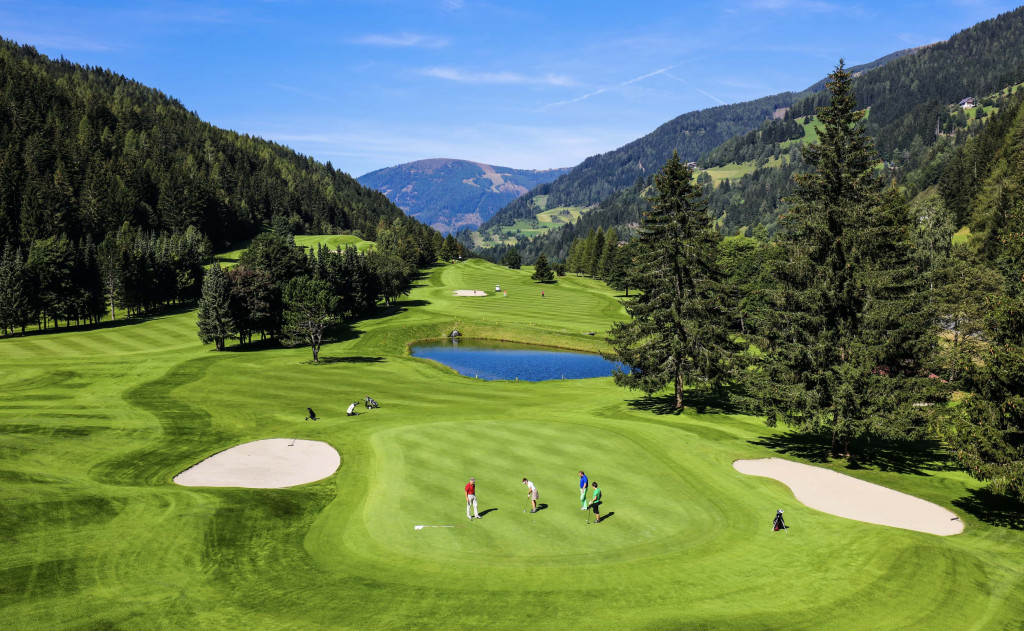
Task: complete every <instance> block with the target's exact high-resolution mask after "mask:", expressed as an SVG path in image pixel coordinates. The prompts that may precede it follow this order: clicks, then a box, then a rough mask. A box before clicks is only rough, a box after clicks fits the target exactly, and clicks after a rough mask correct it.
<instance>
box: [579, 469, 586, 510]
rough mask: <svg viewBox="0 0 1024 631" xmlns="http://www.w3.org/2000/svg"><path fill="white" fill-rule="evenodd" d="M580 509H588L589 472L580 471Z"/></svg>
mask: <svg viewBox="0 0 1024 631" xmlns="http://www.w3.org/2000/svg"><path fill="white" fill-rule="evenodd" d="M580 504H581V506H580V510H587V474H586V473H583V472H582V471H580Z"/></svg>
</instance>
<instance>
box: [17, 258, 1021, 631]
mask: <svg viewBox="0 0 1024 631" xmlns="http://www.w3.org/2000/svg"><path fill="white" fill-rule="evenodd" d="M530 273H531V271H530V270H526V269H524V270H517V271H514V270H507V269H504V268H500V267H497V266H493V265H490V264H487V263H484V262H481V261H475V260H474V261H468V262H465V263H459V264H455V265H448V266H443V267H439V268H436V269H434V270H431V271H430V272H429V273H428V274H426V275H425V277H424V278H423V279H422V280H421V281H420V284H419V286H418V287H417V288H416V289H414V290H413V292H412V295H410V296H409V297H408V298H407V299H405V300H403V301H401V302H400V303H399V305H398V307H397V308H396V309H393V310H392V311H390V312H388V315H386V316H385V315H383V314H381V315H380V316H379V317H375V318H370V319H367V320H364V321H361V322H358V323H355V325H354V326H353V327H351V328H350V329H345V330H342V331H339V332H338V335H337V339H338V341H336V342H335V343H332V344H330V345H327V346H325V347H324V349H323V350H322V352H321V357H322V359H323V360H324V361H323V363H321V364H320V365H312V364H310V363H308V360H309V355H310V354H309V351H308V349H302V348H296V349H276V348H267V349H263V350H251V351H237V350H234V347H233V346H229V351H228V352H223V353H217V352H215V351H213V350H211V348H210V347H204V346H202V345H200V344H199V342H198V338H197V337H196V333H195V314H194V312H181V313H174V314H170V315H167V316H164V317H158V318H153V319H151V320H147V321H144V322H139V323H133V324H127V325H121V326H117V327H108V328H101V329H96V330H92V331H78V332H62V333H58V334H42V335H31V336H28V337H24V338H12V339H0V393H2V395H0V481H2V484H0V501H2V507H3V510H2V511H0V545H2V546H3V551H4V554H3V555H2V556H0V610H2V613H3V620H4V623H3V624H2V625H0V626H6V627H9V628H18V629H79V628H87V629H91V628H118V629H188V628H216V629H276V628H284V629H310V628H354V629H366V628H408V627H412V628H426V627H429V628H470V627H485V628H525V627H538V628H557V629H564V628H580V629H582V628H590V627H593V626H595V625H599V626H604V627H608V628H644V629H679V628H722V629H743V628H750V629H762V628H786V629H822V628H835V629H893V628H900V629H936V628H950V629H961V628H963V629H971V628H974V629H990V628H1019V627H1020V626H1021V625H1022V624H1024V599H1022V598H1021V596H1022V581H1024V578H1022V571H1021V570H1022V569H1024V551H1022V550H1024V547H1022V543H1024V536H1022V533H1021V532H1020V530H1019V528H1020V527H1021V524H1022V523H1024V516H1022V515H1021V514H1020V512H1019V506H1018V505H1015V504H1007V503H1005V502H1002V503H1001V502H998V501H996V500H993V499H992V498H991V497H990V496H989V495H988V494H987V493H986V492H985V491H984V490H983V489H980V485H979V484H978V483H976V482H974V481H972V480H970V479H969V478H968V477H967V476H965V475H964V474H962V473H959V472H957V471H953V470H951V469H949V468H948V467H946V466H945V463H944V462H943V461H942V459H941V458H940V457H938V456H936V454H933V453H930V452H914V453H912V454H911V455H910V456H907V457H897V456H896V455H895V454H893V453H889V452H885V457H884V458H880V459H879V460H878V462H881V463H882V464H885V465H886V467H885V468H886V469H888V470H879V469H878V468H875V467H868V468H864V469H854V470H847V469H845V468H844V467H843V465H842V464H834V465H831V466H833V467H834V468H837V469H839V470H842V471H843V472H844V473H848V474H850V475H854V476H856V477H858V478H861V479H865V480H868V481H871V482H876V483H878V484H882V485H885V486H889V487H891V488H894V489H897V490H900V491H904V492H907V493H911V494H913V495H916V496H918V497H921V498H924V499H927V500H929V501H933V502H936V503H938V504H940V505H942V506H945V507H947V508H949V509H951V510H953V511H954V512H956V513H957V514H958V515H960V516H961V518H962V519H963V520H964V522H965V524H966V530H965V532H964V534H962V535H957V536H952V537H937V536H934V535H928V534H924V533H917V532H911V531H904V530H898V529H895V528H887V527H884V526H875V525H871V524H866V523H860V522H855V521H850V520H846V519H842V518H839V517H834V516H831V515H827V514H824V513H820V512H818V511H815V510H812V509H809V508H806V507H804V506H802V505H800V504H799V502H796V501H795V500H794V499H793V496H792V493H791V492H790V491H789V489H788V488H787V487H785V486H784V485H782V484H780V483H778V482H775V481H773V480H770V479H763V478H752V477H749V476H744V475H742V474H740V473H739V472H737V471H735V470H734V469H733V467H732V465H731V463H732V462H733V461H734V460H736V459H739V458H763V457H769V456H780V455H781V456H782V457H787V458H793V459H799V455H800V454H801V453H805V452H804V451H802V450H803V449H804V448H806V444H804V443H801V442H800V441H799V440H796V439H793V438H792V437H791V436H790V435H789V434H788V433H787V432H785V431H782V430H772V429H768V428H766V427H765V426H764V425H763V423H762V422H761V420H760V419H757V418H751V417H745V416H739V415H730V414H725V413H710V412H709V413H705V414H698V413H696V412H692V411H691V412H688V413H684V414H682V415H667V414H657V413H655V411H652V410H650V409H646V407H645V406H644V405H636V404H631V403H632V402H633V400H634V396H633V395H632V394H631V393H629V392H627V391H623V390H621V389H619V388H617V387H615V386H614V384H613V383H612V380H611V379H610V378H601V379H589V380H581V381H552V382H542V383H526V382H507V381H496V382H484V381H478V380H474V379H469V378H465V377H460V376H458V375H455V374H453V373H452V371H450V370H447V369H445V368H444V367H441V366H439V365H437V364H434V363H432V362H428V361H425V360H422V359H418V358H413V357H411V356H409V355H408V353H407V351H406V344H407V343H408V342H410V341H412V340H415V339H420V338H426V337H439V336H442V335H445V334H446V333H448V332H450V331H451V329H452V328H453V327H458V328H459V329H460V331H462V332H463V334H465V335H480V336H487V337H496V338H500V339H512V340H519V341H533V342H540V343H545V344H550V345H556V346H559V345H560V346H566V347H574V348H585V349H591V350H595V349H600V348H601V346H602V344H603V342H602V341H601V338H602V334H603V333H604V332H605V331H607V329H608V327H609V326H610V323H611V322H612V321H614V320H615V319H618V318H622V317H624V314H623V312H622V309H621V307H620V306H619V305H618V304H617V302H616V301H615V299H614V295H613V294H612V292H610V291H609V290H608V289H607V288H605V287H604V286H603V285H601V284H600V283H598V282H595V281H593V280H591V279H586V278H575V277H571V276H570V277H565V278H562V279H560V280H559V282H558V283H555V284H552V285H545V286H541V285H538V284H535V283H532V282H530V280H529V275H530ZM495 284H500V285H501V286H502V289H505V290H507V291H508V296H507V297H506V296H504V295H501V294H497V295H495V294H493V293H492V292H493V289H494V285H495ZM542 287H543V290H544V292H545V297H544V298H541V297H540V291H541V289H542ZM455 289H482V290H485V291H487V292H488V293H489V294H490V295H488V296H487V297H484V298H460V297H455V296H452V290H455ZM591 331H595V332H597V333H598V335H595V336H590V335H588V333H589V332H591ZM366 395H370V396H373V397H374V398H375V399H377V400H378V401H379V402H380V403H381V407H380V408H379V409H376V410H371V411H367V410H366V409H365V408H363V407H360V414H359V415H358V416H355V417H346V416H345V414H344V412H345V408H346V407H347V406H348V404H349V403H351V402H352V401H354V400H359V401H361V400H362V398H363V397H364V396H366ZM307 406H310V407H312V408H313V409H314V410H316V412H317V414H318V415H319V416H320V417H322V419H323V420H321V421H317V422H311V421H304V420H303V418H304V417H305V415H306V410H305V408H306V407H307ZM271 437H297V438H300V439H309V440H322V441H325V442H327V443H329V444H330V445H332V446H333V447H334V448H335V449H337V450H338V452H339V453H340V454H341V459H342V464H341V467H340V468H339V470H338V471H337V473H335V474H334V475H333V476H331V477H329V478H327V479H325V480H321V481H319V482H315V483H312V484H307V485H303V486H299V487H295V488H291V489H275V490H262V489H220V488H187V487H181V486H177V485H175V484H174V483H173V482H172V478H173V477H174V475H176V474H178V473H180V472H181V471H183V470H184V469H186V468H188V467H189V466H191V465H193V464H195V463H196V462H199V461H201V460H202V459H204V458H206V457H208V456H210V455H212V454H214V453H217V452H219V451H222V450H224V449H226V448H228V447H231V446H233V445H237V444H240V443H244V442H248V441H251V440H258V439H262V438H271ZM579 469H584V470H586V472H587V474H588V475H589V476H590V478H591V479H592V480H595V481H597V482H599V483H600V485H601V488H602V489H603V491H604V494H605V503H604V509H603V511H602V512H603V513H604V514H606V515H609V517H608V518H607V520H606V521H604V522H602V523H601V524H593V523H591V524H589V525H588V524H587V523H586V515H587V514H586V513H584V512H583V511H580V504H579V490H578V475H577V471H578V470H579ZM470 476H475V477H476V479H477V494H478V497H479V510H480V512H481V513H483V519H481V520H479V521H475V520H474V521H472V522H470V521H469V520H467V519H466V514H465V502H464V497H463V486H464V485H465V483H466V481H467V480H468V479H469V477H470ZM524 476H525V477H529V478H530V479H531V480H533V481H534V482H535V483H536V485H537V488H538V490H539V492H540V500H539V503H540V504H541V505H542V506H544V508H543V509H542V510H540V511H539V512H538V513H536V514H530V513H524V512H523V511H524V509H526V508H528V500H527V498H526V490H525V487H523V486H522V485H521V484H520V480H521V479H522V478H523V477H524ZM778 508H784V509H785V510H786V513H785V515H786V518H787V522H788V523H789V525H790V526H791V530H790V532H789V533H772V532H770V526H771V520H772V517H773V516H774V514H775V510H776V509H778ZM417 525H425V526H443V525H452V526H461V527H459V528H424V529H422V530H416V529H415V526H417Z"/></svg>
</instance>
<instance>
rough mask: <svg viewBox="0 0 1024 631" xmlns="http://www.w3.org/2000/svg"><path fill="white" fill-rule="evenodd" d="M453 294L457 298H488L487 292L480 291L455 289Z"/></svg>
mask: <svg viewBox="0 0 1024 631" xmlns="http://www.w3.org/2000/svg"><path fill="white" fill-rule="evenodd" d="M452 293H453V294H455V295H456V296H486V295H487V292H486V291H480V290H479V289H455V290H452Z"/></svg>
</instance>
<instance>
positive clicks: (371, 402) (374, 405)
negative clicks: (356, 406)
mask: <svg viewBox="0 0 1024 631" xmlns="http://www.w3.org/2000/svg"><path fill="white" fill-rule="evenodd" d="M379 407H380V404H378V403H377V402H376V401H374V400H373V399H372V398H371V397H366V409H367V410H371V409H373V408H379Z"/></svg>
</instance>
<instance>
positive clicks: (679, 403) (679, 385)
mask: <svg viewBox="0 0 1024 631" xmlns="http://www.w3.org/2000/svg"><path fill="white" fill-rule="evenodd" d="M676 409H677V410H685V409H686V406H685V405H683V374H682V373H681V372H679V371H676Z"/></svg>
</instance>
